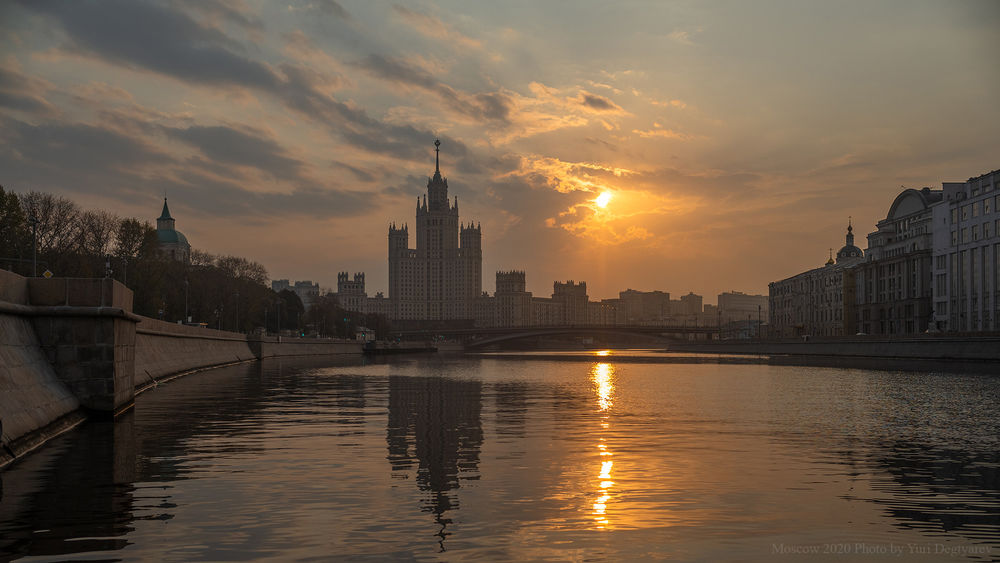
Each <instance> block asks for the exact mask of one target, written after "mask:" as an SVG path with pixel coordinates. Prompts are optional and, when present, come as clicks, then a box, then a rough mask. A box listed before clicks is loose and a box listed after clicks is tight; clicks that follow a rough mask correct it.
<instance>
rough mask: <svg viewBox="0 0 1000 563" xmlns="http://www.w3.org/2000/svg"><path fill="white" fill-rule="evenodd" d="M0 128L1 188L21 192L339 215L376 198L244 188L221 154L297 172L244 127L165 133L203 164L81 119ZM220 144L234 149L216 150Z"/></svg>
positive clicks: (243, 211) (305, 187)
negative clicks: (193, 149) (202, 154)
mask: <svg viewBox="0 0 1000 563" xmlns="http://www.w3.org/2000/svg"><path fill="white" fill-rule="evenodd" d="M0 127H2V128H3V130H4V131H5V132H8V134H7V135H4V136H3V138H0V170H4V171H7V173H6V175H5V180H4V181H5V185H9V186H10V187H11V188H13V189H18V190H28V189H31V190H42V191H50V192H55V193H67V194H82V193H85V194H90V195H96V196H99V197H103V198H107V199H110V200H114V201H121V202H130V203H136V202H144V201H146V200H147V199H148V198H149V197H150V195H151V194H162V193H163V192H164V190H166V191H167V193H169V194H171V197H175V196H176V197H178V199H180V200H182V201H187V202H189V203H188V206H189V208H191V209H193V210H194V211H195V213H196V214H199V215H203V216H212V215H220V216H240V215H245V216H255V217H270V218H281V217H286V218H287V217H288V216H289V215H293V216H294V215H308V216H312V217H317V218H329V217H337V216H340V217H343V216H351V215H357V214H362V213H366V212H368V211H370V210H371V209H372V208H373V207H374V206H375V205H377V204H378V201H379V199H378V197H377V196H376V195H373V194H370V193H366V192H358V191H350V190H343V189H338V188H335V187H328V186H323V185H319V184H317V183H316V182H311V181H307V180H302V181H297V182H293V183H292V187H291V189H288V190H285V191H275V190H271V191H265V190H260V189H259V186H253V187H255V188H258V189H256V190H255V189H248V188H247V187H246V186H245V184H244V177H242V176H241V175H239V174H238V173H237V171H236V169H234V168H233V167H232V166H225V164H224V163H225V162H226V159H229V160H231V161H236V162H240V161H246V159H248V158H251V156H252V155H253V156H257V157H260V158H264V159H271V160H272V161H273V162H274V164H275V166H278V167H279V168H280V167H281V166H285V167H286V169H287V171H288V172H289V174H293V173H294V172H295V171H296V167H295V165H294V162H295V161H294V160H293V159H290V158H287V157H282V156H281V155H282V154H283V153H284V151H283V150H282V149H280V148H279V147H277V145H276V144H273V142H268V141H267V140H263V141H260V142H255V139H253V138H252V137H250V136H249V135H247V134H246V133H245V132H239V131H235V130H229V131H226V129H227V128H215V127H192V128H187V129H176V130H174V131H168V132H167V136H168V137H170V138H177V139H184V140H185V141H186V142H190V143H192V144H194V145H197V146H198V147H199V148H201V149H205V151H207V152H208V153H211V154H212V155H213V160H208V161H206V160H203V159H199V158H188V159H184V158H181V157H179V156H177V155H173V154H171V153H169V152H168V150H167V149H165V148H163V147H161V146H158V145H157V144H155V142H154V141H155V139H152V138H149V137H145V136H137V135H131V134H128V133H126V132H123V131H116V130H113V129H109V128H107V127H103V126H97V125H90V124H86V123H52V124H39V125H33V124H30V123H26V122H23V121H19V120H16V119H11V118H4V117H0ZM241 135H242V136H241ZM225 141H230V142H233V143H234V144H235V147H234V148H232V149H225V148H224V147H221V146H220V143H222V142H225ZM282 158H287V160H288V162H283V161H282ZM290 179H295V178H294V177H292V178H290Z"/></svg>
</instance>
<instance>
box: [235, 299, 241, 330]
mask: <svg viewBox="0 0 1000 563" xmlns="http://www.w3.org/2000/svg"><path fill="white" fill-rule="evenodd" d="M236 332H240V292H238V291H237V292H236Z"/></svg>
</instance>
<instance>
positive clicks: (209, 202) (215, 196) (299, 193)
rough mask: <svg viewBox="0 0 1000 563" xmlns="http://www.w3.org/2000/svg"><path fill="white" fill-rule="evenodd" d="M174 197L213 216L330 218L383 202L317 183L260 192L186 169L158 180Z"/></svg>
mask: <svg viewBox="0 0 1000 563" xmlns="http://www.w3.org/2000/svg"><path fill="white" fill-rule="evenodd" d="M154 185H155V186H156V187H157V188H158V189H160V190H166V191H167V193H170V194H173V195H172V196H171V197H174V198H177V199H180V200H182V201H187V202H197V203H196V204H194V203H190V204H189V207H192V208H195V209H194V210H195V212H196V213H197V214H199V215H202V216H209V217H226V218H232V217H247V218H264V219H267V218H272V219H285V218H287V216H288V215H296V216H304V217H314V218H317V219H328V218H331V217H350V216H355V215H360V214H364V213H367V212H368V211H370V210H371V209H374V207H375V206H376V205H377V204H378V203H379V200H378V197H377V196H373V195H372V194H370V193H367V192H354V191H346V190H335V189H325V188H321V187H317V186H312V187H305V188H297V189H295V190H292V191H290V192H259V191H251V190H246V189H244V188H243V187H242V186H241V185H240V184H239V183H237V182H233V181H229V180H223V179H219V178H216V177H213V176H209V175H206V174H202V173H201V172H199V171H197V170H182V171H179V172H178V173H177V178H176V180H173V179H168V178H161V179H158V180H157V181H156V182H155V184H154Z"/></svg>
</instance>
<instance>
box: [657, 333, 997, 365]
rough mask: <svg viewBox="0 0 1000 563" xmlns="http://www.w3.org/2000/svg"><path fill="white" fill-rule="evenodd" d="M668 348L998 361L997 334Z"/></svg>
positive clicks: (681, 344)
mask: <svg viewBox="0 0 1000 563" xmlns="http://www.w3.org/2000/svg"><path fill="white" fill-rule="evenodd" d="M668 349H669V350H670V351H676V352H700V353H708V354H767V355H803V356H852V357H860V358H903V359H913V360H963V361H969V360H973V361H1000V337H997V336H964V337H949V336H932V335H928V336H926V337H922V338H910V339H867V338H866V339H855V338H844V339H830V340H816V339H813V340H810V341H808V342H804V341H801V340H795V341H764V342H754V341H742V342H739V341H722V342H678V343H671V344H670V345H669V347H668Z"/></svg>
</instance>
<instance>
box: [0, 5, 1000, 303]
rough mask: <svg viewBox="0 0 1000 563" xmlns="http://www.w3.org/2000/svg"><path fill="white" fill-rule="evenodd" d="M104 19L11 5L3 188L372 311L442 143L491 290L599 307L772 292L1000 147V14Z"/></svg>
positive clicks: (888, 10)
mask: <svg viewBox="0 0 1000 563" xmlns="http://www.w3.org/2000/svg"><path fill="white" fill-rule="evenodd" d="M104 6H105V7H104V9H102V10H101V11H100V13H98V11H97V10H93V9H88V8H87V7H81V5H80V4H75V3H70V4H63V5H61V4H44V5H33V4H30V3H25V4H18V5H5V6H4V7H2V8H0V15H2V18H0V19H2V20H3V21H4V22H5V23H4V27H5V28H6V29H5V31H7V32H8V33H6V34H5V37H4V38H3V39H0V45H3V54H2V56H0V73H2V74H3V75H4V79H3V80H0V100H3V102H2V103H3V106H2V108H3V109H2V114H0V124H2V126H3V128H4V130H5V131H8V132H10V134H9V135H7V134H5V135H4V136H3V137H4V139H0V168H2V169H4V170H5V171H6V172H7V174H5V178H3V179H2V182H3V184H4V186H5V187H6V188H8V189H11V190H13V191H16V192H19V193H23V192H25V191H29V190H36V191H46V192H52V193H56V194H58V195H64V196H67V197H70V198H72V199H74V200H76V201H78V202H80V203H81V204H82V205H83V206H84V207H89V208H95V207H103V208H110V209H114V210H115V211H117V212H120V213H123V214H127V215H133V216H137V217H140V218H143V219H147V220H150V221H151V222H152V219H153V218H155V215H154V213H156V211H157V210H158V209H159V208H160V206H161V205H162V202H161V201H160V200H161V198H162V197H163V195H164V192H166V195H167V197H168V198H169V200H170V204H171V206H172V212H173V215H174V216H175V217H177V218H179V219H180V220H181V221H182V222H183V225H184V231H185V232H186V234H187V235H188V236H189V237H190V238H191V240H192V241H193V243H194V247H195V248H198V249H200V250H205V251H209V252H212V253H224V254H235V255H241V256H246V257H248V258H251V259H253V260H257V261H259V262H261V263H263V264H264V265H265V266H266V267H267V268H268V271H269V273H270V275H271V277H272V278H289V279H312V280H316V281H318V282H320V283H321V284H325V285H327V286H330V285H332V284H333V280H334V279H336V274H337V272H339V271H342V270H350V271H364V272H366V273H367V276H368V280H369V287H370V291H369V293H375V292H376V291H385V290H387V281H388V280H387V278H388V274H387V265H386V260H385V238H384V233H385V229H386V228H387V227H388V225H389V223H390V222H391V221H392V220H394V219H395V220H397V221H398V220H399V219H400V218H403V217H408V216H409V215H410V213H412V205H413V199H414V197H416V196H417V195H419V194H420V193H421V191H422V186H423V184H424V183H425V182H426V178H427V177H428V176H430V174H431V173H432V171H433V158H434V157H433V155H432V154H431V153H432V149H431V143H432V142H433V140H434V139H435V138H437V137H438V136H440V138H441V139H442V146H441V151H442V152H441V170H442V173H443V174H445V175H446V176H448V178H449V180H450V182H451V186H450V187H451V190H452V192H451V193H452V194H455V195H457V196H458V198H459V203H460V204H461V205H462V210H463V211H462V214H463V219H471V220H474V221H476V222H478V223H481V224H482V226H483V239H484V240H483V271H484V277H485V278H486V279H485V280H484V284H483V289H485V290H492V289H493V288H492V283H491V282H492V279H493V275H492V274H493V273H494V272H496V271H498V270H511V269H518V270H525V271H527V272H529V276H528V283H529V287H528V290H529V291H534V292H535V293H537V294H546V293H547V290H548V288H551V284H552V282H553V281H554V280H566V279H576V280H585V281H587V283H588V289H589V291H590V293H591V297H592V298H597V299H599V298H603V297H613V296H615V295H617V293H618V292H619V291H622V290H625V289H627V288H632V289H638V290H661V289H662V290H667V291H670V292H671V293H672V294H676V295H680V294H682V293H684V292H687V291H691V290H694V291H696V292H697V293H700V294H703V295H705V296H715V295H717V294H719V293H721V292H724V291H730V290H737V291H744V292H747V293H766V292H767V283H768V282H770V281H773V280H777V279H783V278H785V277H787V276H791V275H793V274H795V273H797V272H801V271H804V270H806V269H809V268H813V267H816V266H820V265H822V263H823V261H824V260H825V259H826V251H827V248H829V247H831V246H834V245H836V244H837V242H838V241H839V240H840V239H841V237H842V233H843V229H844V226H845V225H846V222H847V217H848V216H853V217H854V226H855V230H856V233H857V234H858V235H859V236H860V237H864V236H865V235H866V234H867V233H869V232H872V231H874V230H875V225H876V223H877V222H878V221H879V220H880V219H881V218H882V217H883V216H884V211H885V202H886V201H891V199H892V198H893V197H894V196H895V195H896V194H897V193H898V191H899V189H900V185H905V186H906V187H914V188H920V187H923V186H930V187H933V188H939V187H940V185H941V183H942V182H949V181H964V180H965V179H966V178H967V177H969V176H970V175H978V174H981V173H984V172H986V171H988V170H990V167H991V166H992V165H993V164H994V161H995V155H996V154H997V147H998V144H1000V141H998V140H997V138H996V135H995V131H993V130H992V129H991V125H992V124H995V123H997V122H998V117H1000V108H998V107H997V105H996V104H995V103H994V102H993V100H994V98H995V92H997V91H1000V87H998V86H1000V84H998V80H1000V79H998V78H997V77H996V75H995V73H991V72H990V70H991V68H992V65H993V64H992V59H993V55H992V54H993V53H995V52H996V51H997V50H998V48H1000V40H998V39H997V37H996V35H995V33H993V31H992V30H994V29H995V28H996V24H997V23H998V20H1000V17H998V14H1000V10H998V9H997V7H996V5H995V4H990V3H963V4H958V5H950V4H947V5H946V4H937V3H919V4H917V3H911V2H907V3H905V4H903V3H880V4H878V5H874V6H871V5H867V4H853V5H847V6H845V5H840V6H835V7H831V6H825V5H820V4H814V5H806V6H800V4H798V3H794V4H793V3H768V4H766V9H761V8H759V7H758V6H759V5H754V6H748V5H740V4H736V5H729V6H726V7H725V8H724V9H723V8H721V7H719V5H715V6H709V5H691V4H672V5H670V6H660V5H655V6H646V5H641V4H626V5H624V6H617V5H616V7H614V8H612V7H610V6H603V5H601V4H591V5H582V6H581V7H579V8H578V10H577V11H576V12H575V13H573V14H565V13H563V11H562V10H561V9H560V8H559V7H558V6H556V5H542V6H529V5H526V4H525V5H520V6H519V7H517V8H516V9H509V8H508V9H504V10H500V9H498V8H496V7H491V6H472V5H470V6H467V5H464V4H456V5H447V4H420V5H408V6H407V7H402V6H368V5H352V4H348V3H344V4H338V3H336V2H313V3H308V4H305V3H304V4H293V5H291V6H278V5H275V4H266V3H264V4H257V3H238V2H204V3H197V4H187V5H184V4H178V5H175V4H147V3H121V4H117V3H114V2H112V3H106V4H104ZM286 8H287V9H286ZM109 14H115V15H117V16H119V17H105V16H107V15H109ZM556 22H569V23H571V24H573V25H565V24H564V25H556ZM386 30H390V31H392V33H385V31H386ZM931 77H933V80H932V79H931ZM53 163H58V165H54V164H53ZM603 194H610V195H603ZM858 242H859V244H858V246H861V247H865V246H867V245H866V244H865V241H862V240H859V241H858ZM289 248H292V249H294V251H292V252H289ZM528 249H530V252H528ZM734 279H738V280H740V282H739V283H738V284H734V283H733V282H732V281H731V280H734Z"/></svg>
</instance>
